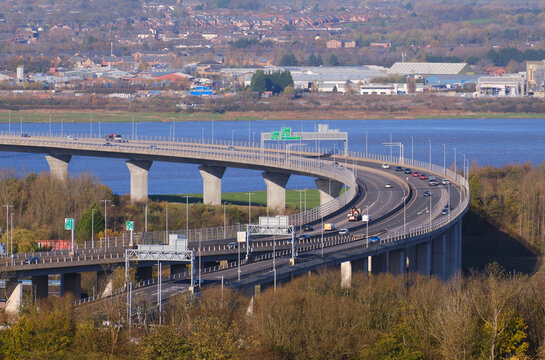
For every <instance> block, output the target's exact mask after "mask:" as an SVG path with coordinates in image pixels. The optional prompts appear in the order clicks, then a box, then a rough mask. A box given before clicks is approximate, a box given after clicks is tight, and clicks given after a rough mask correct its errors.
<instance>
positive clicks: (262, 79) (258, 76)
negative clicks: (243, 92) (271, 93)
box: [250, 70, 267, 93]
mask: <svg viewBox="0 0 545 360" xmlns="http://www.w3.org/2000/svg"><path fill="white" fill-rule="evenodd" d="M250 91H253V92H258V93H262V92H264V91H267V79H266V76H265V73H264V72H263V70H257V71H256V72H255V74H254V75H253V76H252V80H251V82H250Z"/></svg>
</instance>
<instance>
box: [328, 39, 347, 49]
mask: <svg viewBox="0 0 545 360" xmlns="http://www.w3.org/2000/svg"><path fill="white" fill-rule="evenodd" d="M325 46H326V47H327V48H328V49H340V48H342V47H343V43H342V41H339V40H329V41H328V42H327V43H326V45H325Z"/></svg>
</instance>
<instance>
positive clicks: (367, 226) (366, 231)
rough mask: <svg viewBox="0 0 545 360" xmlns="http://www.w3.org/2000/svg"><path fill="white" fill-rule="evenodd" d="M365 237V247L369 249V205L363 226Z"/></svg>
mask: <svg viewBox="0 0 545 360" xmlns="http://www.w3.org/2000/svg"><path fill="white" fill-rule="evenodd" d="M365 237H366V238H367V247H369V205H367V224H365Z"/></svg>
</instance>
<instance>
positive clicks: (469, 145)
mask: <svg viewBox="0 0 545 360" xmlns="http://www.w3.org/2000/svg"><path fill="white" fill-rule="evenodd" d="M318 123H320V124H329V127H330V129H339V130H340V131H347V132H348V133H349V150H351V151H362V152H363V151H365V137H366V134H365V131H367V139H368V141H367V146H368V151H369V152H370V153H382V154H389V153H390V149H389V148H387V147H386V146H384V145H383V143H385V142H389V141H390V134H391V139H392V141H393V142H402V143H403V144H404V147H405V157H407V158H410V157H411V152H412V155H413V156H414V159H419V160H424V161H428V159H429V146H430V142H429V140H431V146H432V161H433V162H434V163H437V164H440V165H442V164H443V144H445V146H446V163H447V166H450V165H451V164H453V162H454V150H453V149H454V148H456V152H457V155H458V168H461V166H462V163H463V160H462V159H463V157H462V154H465V155H466V158H467V159H469V161H470V162H472V161H473V160H475V161H476V162H477V163H478V165H480V166H484V165H494V166H501V165H506V164H509V163H518V162H521V163H522V162H525V161H528V160H529V161H531V162H532V163H533V164H539V163H541V162H543V161H545V146H543V140H544V139H545V119H445V120H332V121H309V120H307V121H299V120H285V121H269V120H267V121H265V120H258V121H251V122H248V121H221V122H217V121H216V122H211V121H208V122H207V121H193V122H183V123H182V122H177V123H174V124H173V123H172V122H161V123H156V122H150V123H138V125H134V124H132V123H130V122H128V123H101V124H100V135H101V136H103V135H104V134H111V133H118V134H123V135H124V136H125V137H127V138H129V139H130V138H131V137H132V135H133V134H135V133H137V134H138V135H139V136H144V135H146V136H164V137H169V136H172V135H173V133H174V136H176V137H184V138H203V137H204V138H205V139H211V138H212V132H213V133H214V135H213V136H214V139H216V140H225V141H231V140H234V141H235V142H236V141H248V139H250V140H251V141H254V140H255V142H256V143H259V134H260V133H261V132H268V131H271V130H279V129H280V127H283V126H290V127H292V129H293V131H301V130H303V131H313V130H314V129H315V127H316V124H318ZM8 127H10V128H11V131H12V132H20V131H21V125H20V124H11V126H10V125H8V124H0V131H7V130H8ZM49 130H50V125H49V123H39V124H23V125H22V132H28V133H32V132H49ZM51 131H52V133H56V134H60V133H61V131H62V133H63V134H65V135H66V134H85V135H89V133H90V132H91V127H90V124H89V123H86V124H85V123H62V124H61V123H52V124H51ZM92 133H93V135H95V136H98V135H99V124H98V123H93V128H92ZM411 137H412V139H411ZM412 141H413V142H414V147H413V146H412V144H411V142H412ZM309 145H312V144H309ZM321 145H322V148H327V147H329V148H331V149H333V148H336V149H338V148H339V146H341V144H339V143H338V142H332V143H329V144H325V143H322V144H321ZM411 150H412V151H411ZM392 151H393V154H394V155H395V154H397V151H398V150H397V148H394V149H393V150H392ZM0 167H4V168H14V169H17V170H18V171H19V172H20V173H21V174H23V173H25V172H27V173H28V172H41V171H48V170H49V168H48V165H47V162H46V161H45V158H44V156H43V155H39V154H21V153H9V152H0ZM68 170H69V172H70V174H72V175H76V176H77V175H78V174H80V173H82V172H91V173H93V174H94V175H95V176H97V177H98V178H99V179H100V181H101V182H103V183H104V184H106V185H107V186H109V187H110V188H112V190H113V191H114V192H115V193H117V194H127V193H129V191H130V190H129V189H130V178H129V171H128V169H127V167H126V165H125V160H120V159H106V158H89V157H80V156H74V157H73V158H72V161H71V162H70V165H69V166H68ZM149 176H150V177H149V193H150V194H184V193H199V192H202V181H201V177H200V174H199V171H198V168H197V165H192V164H174V163H161V162H155V163H154V164H153V166H152V168H151V170H150V175H149ZM314 187H315V185H314V179H311V178H307V177H303V176H292V177H291V178H290V180H289V182H288V188H290V189H295V188H314ZM264 189H265V184H264V182H263V180H262V177H261V173H260V172H259V171H254V170H244V169H235V168H228V169H227V171H226V172H225V175H224V177H223V182H222V190H223V191H225V192H232V191H257V190H264Z"/></svg>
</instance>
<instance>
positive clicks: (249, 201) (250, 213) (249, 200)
mask: <svg viewBox="0 0 545 360" xmlns="http://www.w3.org/2000/svg"><path fill="white" fill-rule="evenodd" d="M252 195H253V193H251V192H249V193H248V224H251V223H252Z"/></svg>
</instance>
